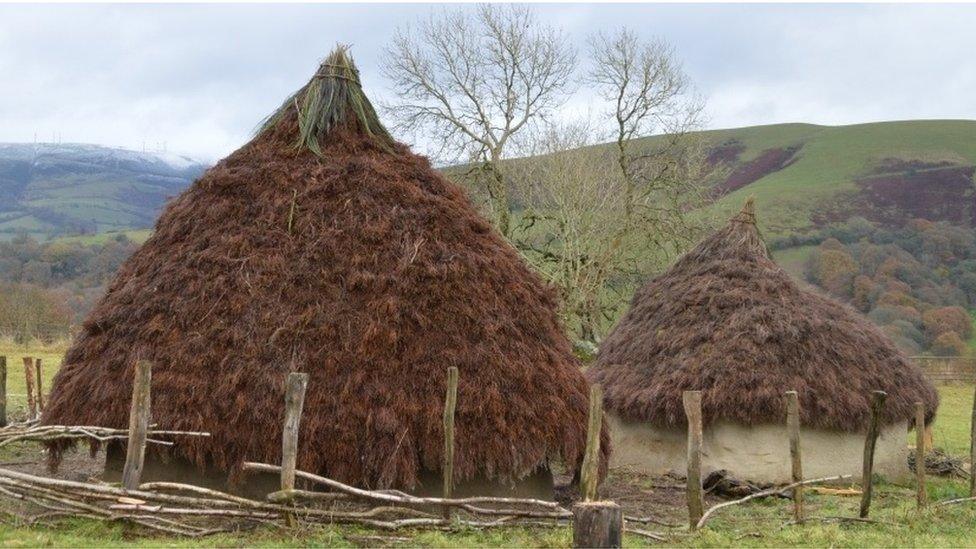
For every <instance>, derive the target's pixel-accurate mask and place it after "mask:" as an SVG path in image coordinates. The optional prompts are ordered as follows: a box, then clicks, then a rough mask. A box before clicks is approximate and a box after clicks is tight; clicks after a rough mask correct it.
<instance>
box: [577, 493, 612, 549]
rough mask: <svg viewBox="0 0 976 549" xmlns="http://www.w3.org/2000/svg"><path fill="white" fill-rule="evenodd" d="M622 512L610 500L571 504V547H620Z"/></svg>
mask: <svg viewBox="0 0 976 549" xmlns="http://www.w3.org/2000/svg"><path fill="white" fill-rule="evenodd" d="M623 535H624V512H623V509H621V508H620V506H619V505H617V504H616V503H614V502H612V501H582V502H580V503H577V504H576V505H574V506H573V547H577V548H579V547H620V544H621V542H622V541H623Z"/></svg>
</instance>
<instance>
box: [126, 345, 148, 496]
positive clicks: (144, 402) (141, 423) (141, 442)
mask: <svg viewBox="0 0 976 549" xmlns="http://www.w3.org/2000/svg"><path fill="white" fill-rule="evenodd" d="M151 385H152V364H150V362H149V361H148V360H138V361H136V368H135V375H134V376H133V379H132V403H131V404H130V407H129V438H128V441H127V446H126V449H125V468H124V469H123V470H122V487H123V488H125V489H126V490H137V489H138V488H139V482H140V481H141V480H142V466H143V463H144V460H145V457H146V436H147V431H148V430H149V414H150V412H149V407H150V393H149V390H150V386H151Z"/></svg>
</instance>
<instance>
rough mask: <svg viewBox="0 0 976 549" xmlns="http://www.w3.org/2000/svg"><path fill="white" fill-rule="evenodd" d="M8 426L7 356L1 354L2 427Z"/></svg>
mask: <svg viewBox="0 0 976 549" xmlns="http://www.w3.org/2000/svg"><path fill="white" fill-rule="evenodd" d="M6 426H7V357H5V356H0V427H6Z"/></svg>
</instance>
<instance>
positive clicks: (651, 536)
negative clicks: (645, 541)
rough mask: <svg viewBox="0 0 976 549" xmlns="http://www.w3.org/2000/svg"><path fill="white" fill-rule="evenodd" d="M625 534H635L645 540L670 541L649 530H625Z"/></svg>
mask: <svg viewBox="0 0 976 549" xmlns="http://www.w3.org/2000/svg"><path fill="white" fill-rule="evenodd" d="M624 532H626V533H628V534H635V535H638V536H642V537H645V538H649V539H653V540H655V541H668V538H667V537H666V536H664V535H662V534H658V533H656V532H648V531H647V530H639V529H637V528H624Z"/></svg>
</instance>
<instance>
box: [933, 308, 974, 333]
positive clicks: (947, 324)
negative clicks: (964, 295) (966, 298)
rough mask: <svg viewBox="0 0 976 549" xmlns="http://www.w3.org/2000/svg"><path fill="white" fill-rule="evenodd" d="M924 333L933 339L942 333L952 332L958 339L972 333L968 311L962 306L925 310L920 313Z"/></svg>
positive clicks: (971, 323)
mask: <svg viewBox="0 0 976 549" xmlns="http://www.w3.org/2000/svg"><path fill="white" fill-rule="evenodd" d="M922 327H923V329H924V330H925V335H926V336H928V337H929V339H930V340H931V341H935V340H937V339H938V338H939V336H942V335H944V334H947V333H949V332H952V333H954V334H955V335H956V337H958V338H960V339H963V340H964V339H969V338H970V337H972V335H973V322H972V319H971V318H970V317H969V313H967V312H966V310H965V309H963V308H962V307H938V308H933V309H929V310H928V311H925V314H923V315H922Z"/></svg>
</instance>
